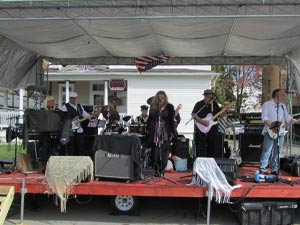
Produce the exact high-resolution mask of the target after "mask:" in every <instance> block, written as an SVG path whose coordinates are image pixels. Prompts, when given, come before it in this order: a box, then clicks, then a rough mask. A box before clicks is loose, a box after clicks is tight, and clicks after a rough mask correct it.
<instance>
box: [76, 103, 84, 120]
mask: <svg viewBox="0 0 300 225" xmlns="http://www.w3.org/2000/svg"><path fill="white" fill-rule="evenodd" d="M77 113H78V116H79V117H82V113H83V110H82V107H81V105H80V104H77Z"/></svg>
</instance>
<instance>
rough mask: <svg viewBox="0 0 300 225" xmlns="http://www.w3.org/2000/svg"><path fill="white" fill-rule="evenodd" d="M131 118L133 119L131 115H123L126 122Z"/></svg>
mask: <svg viewBox="0 0 300 225" xmlns="http://www.w3.org/2000/svg"><path fill="white" fill-rule="evenodd" d="M130 119H131V116H124V117H123V120H124V121H125V122H128V121H129V120H130Z"/></svg>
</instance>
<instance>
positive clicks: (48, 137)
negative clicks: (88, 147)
mask: <svg viewBox="0 0 300 225" xmlns="http://www.w3.org/2000/svg"><path fill="white" fill-rule="evenodd" d="M44 108H45V110H49V111H54V110H57V108H55V99H54V97H53V96H47V97H46V98H45V100H44ZM39 140H40V142H39V143H40V145H39V150H40V155H41V165H40V169H41V170H42V172H43V171H44V170H45V168H46V164H47V162H48V159H49V157H50V156H51V155H59V149H60V144H59V140H58V134H57V136H56V135H52V134H50V133H48V132H44V133H42V134H41V137H40V139H39Z"/></svg>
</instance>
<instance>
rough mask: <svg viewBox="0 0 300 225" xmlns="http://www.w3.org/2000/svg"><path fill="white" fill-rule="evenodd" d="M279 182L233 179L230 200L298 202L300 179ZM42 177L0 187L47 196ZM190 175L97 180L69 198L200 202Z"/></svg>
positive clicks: (245, 170) (12, 178)
mask: <svg viewBox="0 0 300 225" xmlns="http://www.w3.org/2000/svg"><path fill="white" fill-rule="evenodd" d="M255 169H256V167H254V166H243V167H239V168H238V177H246V176H248V177H249V178H253V176H254V171H255ZM280 173H281V176H280V180H279V182H274V183H268V182H261V183H256V182H243V181H242V180H241V179H239V178H238V179H237V182H236V183H237V184H241V185H242V187H241V188H239V189H236V190H235V191H233V192H232V195H231V197H232V198H245V199H246V198H249V199H250V198H252V199H253V198H266V199H271V198H273V199H277V198H280V199H298V198H300V185H299V184H298V183H300V177H293V176H291V175H290V174H289V173H287V172H284V171H281V172H280ZM44 178H45V176H44V174H41V173H28V174H24V173H19V172H13V173H10V174H1V175H0V186H14V187H15V191H16V192H20V190H21V186H22V181H23V180H24V181H25V188H26V193H27V194H30V193H31V194H51V193H49V192H48V191H47V185H46V183H45V182H44ZM190 181H191V171H189V172H174V173H168V172H167V173H165V178H153V177H152V176H150V175H145V178H144V179H143V180H138V181H133V182H125V181H122V180H98V181H96V180H95V181H88V182H82V183H78V184H74V185H73V194H76V195H103V196H104V195H107V196H114V195H131V196H136V197H139V196H147V197H188V198H204V197H206V192H207V188H206V187H201V186H193V185H189V183H190Z"/></svg>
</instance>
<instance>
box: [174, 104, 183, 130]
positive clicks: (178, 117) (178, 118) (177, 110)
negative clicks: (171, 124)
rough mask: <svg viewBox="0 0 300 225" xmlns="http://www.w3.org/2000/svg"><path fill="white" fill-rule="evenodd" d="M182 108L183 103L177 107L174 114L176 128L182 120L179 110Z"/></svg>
mask: <svg viewBox="0 0 300 225" xmlns="http://www.w3.org/2000/svg"><path fill="white" fill-rule="evenodd" d="M181 108H182V104H179V105H178V106H177V107H176V109H175V115H174V121H175V126H176V128H177V127H178V125H179V123H180V121H181V117H180V113H179V111H180V110H181Z"/></svg>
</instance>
